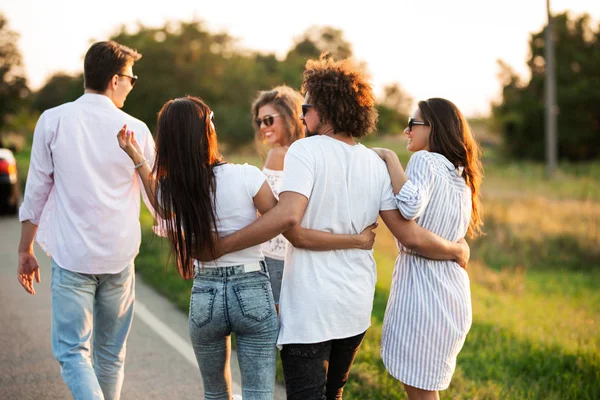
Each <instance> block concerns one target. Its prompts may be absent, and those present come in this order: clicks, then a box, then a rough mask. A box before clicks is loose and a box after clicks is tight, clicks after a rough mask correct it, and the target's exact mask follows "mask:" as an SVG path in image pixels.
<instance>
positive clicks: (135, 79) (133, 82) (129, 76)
mask: <svg viewBox="0 0 600 400" xmlns="http://www.w3.org/2000/svg"><path fill="white" fill-rule="evenodd" d="M117 75H119V76H124V77H126V78H129V81H130V82H131V86H133V85H135V81H137V80H138V77H137V75H133V76H131V75H125V74H117Z"/></svg>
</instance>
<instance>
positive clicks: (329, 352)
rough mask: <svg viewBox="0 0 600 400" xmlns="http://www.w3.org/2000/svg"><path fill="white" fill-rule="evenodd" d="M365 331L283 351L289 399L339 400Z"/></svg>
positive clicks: (287, 347) (293, 346)
mask: <svg viewBox="0 0 600 400" xmlns="http://www.w3.org/2000/svg"><path fill="white" fill-rule="evenodd" d="M364 336H365V332H363V333H361V334H360V335H356V336H353V337H349V338H345V339H336V340H329V341H327V342H321V343H309V344H286V345H283V349H282V350H281V361H282V362H283V375H284V377H285V390H286V392H287V399H288V400H339V399H341V398H342V392H343V391H344V385H346V382H347V381H348V374H349V373H350V367H351V366H352V363H353V362H354V357H356V353H357V352H358V349H359V347H360V345H361V343H362V340H363V338H364Z"/></svg>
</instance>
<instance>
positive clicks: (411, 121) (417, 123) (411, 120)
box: [408, 117, 429, 132]
mask: <svg viewBox="0 0 600 400" xmlns="http://www.w3.org/2000/svg"><path fill="white" fill-rule="evenodd" d="M415 125H425V126H429V122H425V121H417V120H416V119H413V117H410V118H409V119H408V131H409V132H411V131H412V127H413V126H415Z"/></svg>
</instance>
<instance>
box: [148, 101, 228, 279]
mask: <svg viewBox="0 0 600 400" xmlns="http://www.w3.org/2000/svg"><path fill="white" fill-rule="evenodd" d="M221 163H222V157H221V155H220V154H219V151H218V142H217V135H216V132H215V129H214V125H213V123H212V113H211V111H210V109H209V108H208V106H207V105H206V104H205V103H204V102H203V101H202V100H200V99H199V98H197V97H192V96H186V97H181V98H177V99H174V100H169V101H168V102H166V103H165V105H163V107H162V109H161V110H160V112H159V113H158V129H157V134H156V162H155V164H154V171H153V172H154V173H155V174H156V177H157V179H158V184H157V185H156V193H155V195H156V199H157V200H158V202H159V204H160V205H161V207H162V208H163V210H164V211H165V213H164V214H165V215H167V216H172V218H167V220H166V221H165V222H166V231H167V237H168V239H169V241H170V242H171V244H172V245H173V248H174V251H175V256H176V261H177V266H178V269H179V272H180V274H181V275H182V276H183V277H184V278H186V279H189V278H192V277H193V273H194V259H193V256H192V254H194V252H195V251H197V250H198V249H208V251H210V253H211V254H214V247H215V243H214V239H213V232H215V233H216V232H217V229H216V214H215V203H214V198H215V196H214V194H215V190H216V180H215V173H214V168H215V167H216V166H217V165H220V164H221Z"/></svg>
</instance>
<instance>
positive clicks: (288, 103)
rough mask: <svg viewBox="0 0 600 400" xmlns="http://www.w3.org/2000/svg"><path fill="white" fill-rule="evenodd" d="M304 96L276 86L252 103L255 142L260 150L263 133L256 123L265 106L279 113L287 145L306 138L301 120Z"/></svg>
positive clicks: (288, 88) (263, 92)
mask: <svg viewBox="0 0 600 400" xmlns="http://www.w3.org/2000/svg"><path fill="white" fill-rule="evenodd" d="M303 100H304V99H303V98H302V95H301V94H300V93H298V92H297V91H295V90H294V89H292V88H291V87H289V86H285V85H282V86H276V87H274V88H273V89H271V90H264V91H261V92H260V93H259V94H258V97H257V98H256V99H255V100H254V102H253V103H252V126H253V127H254V140H255V143H256V146H257V148H258V149H259V150H260V143H261V139H262V136H261V133H260V127H258V126H257V125H256V123H255V122H254V121H255V120H256V118H257V117H258V111H259V110H260V108H261V107H263V106H265V105H272V106H273V107H275V109H276V110H277V112H278V113H279V116H280V118H282V120H283V121H284V125H285V127H286V141H287V143H286V145H288V146H289V145H290V144H292V143H294V142H295V141H296V140H298V139H301V138H303V137H304V127H303V126H302V122H301V120H300V115H301V114H302V102H303Z"/></svg>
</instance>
